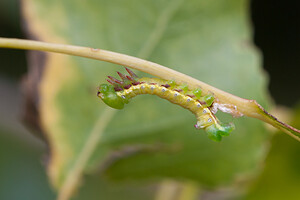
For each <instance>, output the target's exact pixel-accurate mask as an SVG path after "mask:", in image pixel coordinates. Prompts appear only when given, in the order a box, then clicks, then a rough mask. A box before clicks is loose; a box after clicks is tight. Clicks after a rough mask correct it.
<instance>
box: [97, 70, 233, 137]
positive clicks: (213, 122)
mask: <svg viewBox="0 0 300 200" xmlns="http://www.w3.org/2000/svg"><path fill="white" fill-rule="evenodd" d="M125 69H126V71H127V72H128V73H129V75H130V76H125V75H123V74H121V73H120V72H117V73H118V74H119V76H120V77H121V79H122V81H120V80H118V79H116V78H114V77H111V76H108V78H109V79H107V81H108V82H109V83H110V84H111V85H108V84H101V85H100V87H99V90H98V93H97V96H98V97H100V98H101V99H102V100H103V102H104V103H105V104H107V105H108V106H110V107H112V108H115V109H122V108H124V105H125V104H127V103H129V100H130V99H131V98H133V97H135V96H137V95H140V94H152V95H157V96H159V97H161V98H163V99H166V100H168V101H170V102H171V103H174V104H177V105H180V106H181V107H183V108H186V109H188V110H190V111H191V112H192V113H194V114H195V116H196V118H197V123H196V125H195V128H197V129H204V130H205V131H206V132H207V133H208V137H209V138H210V139H212V140H214V141H221V140H222V137H223V136H228V135H229V133H230V132H231V131H232V130H233V129H234V125H233V124H232V123H229V124H221V123H220V122H219V120H218V119H217V118H216V116H215V115H214V113H213V112H212V111H211V109H212V105H213V103H214V96H213V95H212V94H208V95H205V96H203V95H202V92H201V90H200V89H195V90H189V88H188V86H187V85H179V84H177V83H176V82H175V81H172V80H169V81H168V80H163V79H158V78H138V77H137V75H136V74H134V73H133V72H132V71H131V70H130V69H128V68H125Z"/></svg>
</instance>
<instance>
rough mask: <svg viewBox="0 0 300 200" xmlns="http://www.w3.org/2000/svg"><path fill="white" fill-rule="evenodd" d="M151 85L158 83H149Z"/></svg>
mask: <svg viewBox="0 0 300 200" xmlns="http://www.w3.org/2000/svg"><path fill="white" fill-rule="evenodd" d="M149 85H157V83H149Z"/></svg>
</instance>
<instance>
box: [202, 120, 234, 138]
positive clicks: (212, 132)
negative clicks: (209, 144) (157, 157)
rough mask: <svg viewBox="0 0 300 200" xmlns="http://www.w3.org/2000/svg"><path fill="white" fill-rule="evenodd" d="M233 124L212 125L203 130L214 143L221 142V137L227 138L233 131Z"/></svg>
mask: <svg viewBox="0 0 300 200" xmlns="http://www.w3.org/2000/svg"><path fill="white" fill-rule="evenodd" d="M234 128H235V127H234V124H233V123H229V124H212V125H210V126H208V127H206V128H205V131H206V132H207V134H208V137H209V138H210V139H211V140H214V141H217V142H219V141H221V140H222V137H223V136H228V135H229V133H230V132H231V131H233V130H234Z"/></svg>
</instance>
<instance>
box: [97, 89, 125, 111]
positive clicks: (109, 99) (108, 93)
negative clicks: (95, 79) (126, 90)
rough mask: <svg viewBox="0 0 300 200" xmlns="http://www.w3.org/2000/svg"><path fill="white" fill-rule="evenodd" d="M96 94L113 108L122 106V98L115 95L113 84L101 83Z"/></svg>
mask: <svg viewBox="0 0 300 200" xmlns="http://www.w3.org/2000/svg"><path fill="white" fill-rule="evenodd" d="M97 96H98V97H100V98H101V99H102V101H103V102H104V103H105V104H106V105H108V106H110V107H112V108H115V109H122V108H124V100H123V99H122V98H121V97H120V96H118V95H117V93H116V91H115V89H114V86H112V85H107V84H101V85H100V86H99V89H98V93H97Z"/></svg>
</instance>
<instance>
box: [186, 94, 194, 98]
mask: <svg viewBox="0 0 300 200" xmlns="http://www.w3.org/2000/svg"><path fill="white" fill-rule="evenodd" d="M186 96H188V97H191V98H194V97H195V95H191V94H187V95H186Z"/></svg>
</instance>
